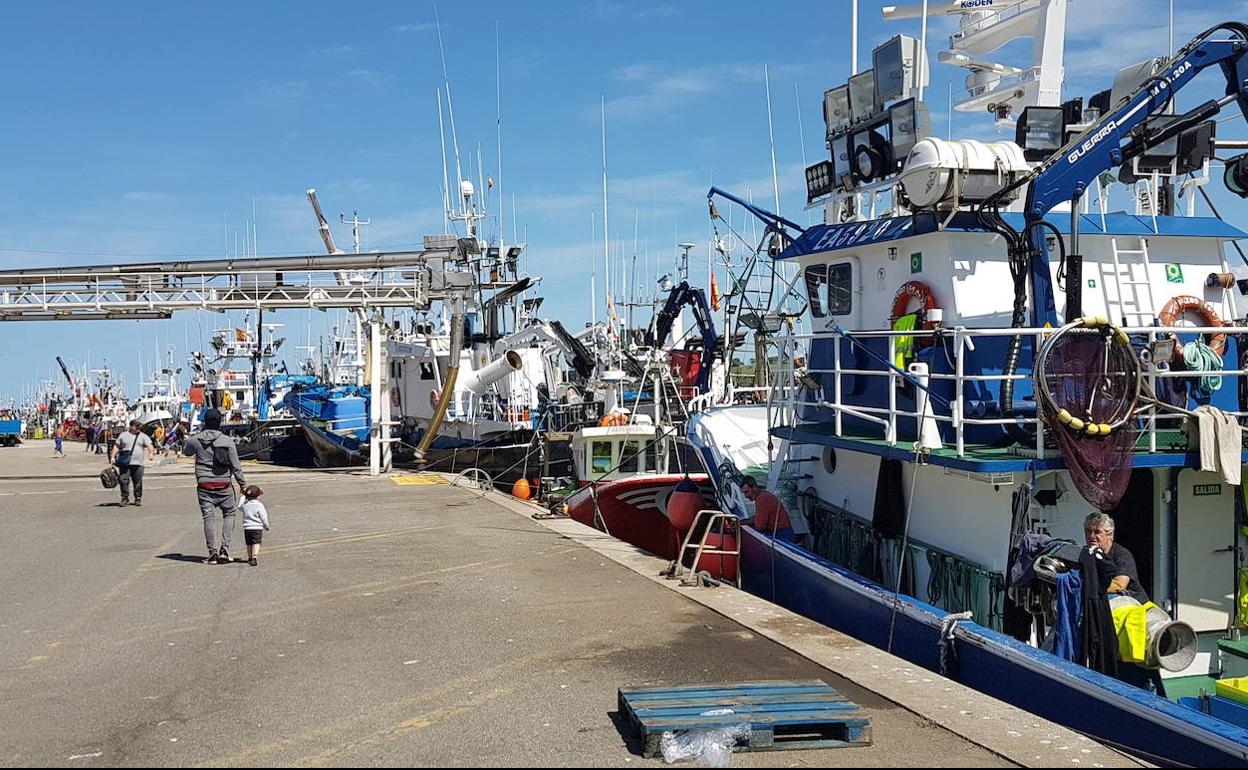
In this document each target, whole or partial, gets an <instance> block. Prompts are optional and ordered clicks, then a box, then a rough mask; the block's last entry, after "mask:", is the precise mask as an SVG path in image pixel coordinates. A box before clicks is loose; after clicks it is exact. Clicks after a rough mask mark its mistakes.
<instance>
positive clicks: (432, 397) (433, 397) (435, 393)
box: [429, 388, 442, 409]
mask: <svg viewBox="0 0 1248 770" xmlns="http://www.w3.org/2000/svg"><path fill="white" fill-rule="evenodd" d="M441 398H442V391H440V390H438V389H437V388H434V389H433V390H431V391H429V406H431V407H433V408H434V409H437V408H438V401H439V400H440V399H441Z"/></svg>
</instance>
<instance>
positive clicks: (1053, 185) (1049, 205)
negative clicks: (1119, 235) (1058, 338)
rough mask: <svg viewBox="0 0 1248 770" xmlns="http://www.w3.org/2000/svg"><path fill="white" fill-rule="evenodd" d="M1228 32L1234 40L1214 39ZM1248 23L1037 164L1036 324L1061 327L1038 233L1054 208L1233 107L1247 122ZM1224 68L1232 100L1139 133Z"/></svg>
mask: <svg viewBox="0 0 1248 770" xmlns="http://www.w3.org/2000/svg"><path fill="white" fill-rule="evenodd" d="M1219 31H1229V32H1231V33H1233V35H1232V36H1231V37H1230V38H1229V39H1211V37H1212V36H1213V35H1214V34H1215V33H1217V32H1219ZM1245 54H1248V25H1245V24H1241V23H1238V22H1227V23H1224V24H1220V25H1218V26H1216V27H1213V28H1212V29H1209V30H1208V31H1206V32H1204V33H1202V34H1201V35H1199V36H1197V37H1196V38H1195V39H1194V40H1192V42H1191V43H1188V45H1187V46H1185V47H1184V48H1183V49H1182V50H1180V51H1179V52H1178V53H1177V54H1175V56H1174V58H1172V59H1171V60H1170V62H1169V63H1168V64H1167V66H1166V67H1165V68H1164V69H1163V70H1162V72H1161V74H1159V75H1157V76H1156V77H1153V78H1151V79H1150V80H1149V81H1148V82H1146V83H1145V84H1144V85H1143V86H1141V87H1140V88H1139V89H1138V90H1137V91H1136V92H1135V93H1134V94H1132V95H1131V96H1130V97H1128V98H1127V99H1126V101H1124V102H1123V103H1122V104H1121V105H1120V106H1119V107H1118V108H1117V109H1114V110H1112V111H1110V112H1108V113H1106V114H1105V115H1103V116H1102V117H1101V118H1100V119H1099V120H1098V121H1096V122H1095V123H1093V124H1092V125H1091V126H1090V127H1088V128H1087V129H1086V130H1085V131H1084V132H1083V133H1081V134H1080V135H1079V136H1077V137H1075V138H1074V139H1072V140H1070V141H1069V142H1068V143H1067V144H1066V145H1065V146H1064V147H1062V148H1061V149H1060V150H1058V151H1057V152H1055V153H1053V155H1051V156H1050V157H1049V158H1048V159H1047V160H1045V161H1044V162H1043V163H1041V164H1040V165H1039V166H1037V167H1036V168H1035V169H1034V170H1033V171H1032V172H1031V174H1030V175H1028V176H1027V177H1025V178H1024V179H1023V180H1020V182H1019V183H1018V184H1021V183H1023V182H1026V181H1030V182H1031V185H1030V187H1029V189H1028V192H1027V199H1026V206H1025V207H1024V216H1025V221H1026V230H1025V231H1024V232H1023V233H1022V236H1023V239H1024V240H1025V241H1026V242H1027V244H1028V245H1029V247H1030V257H1031V259H1030V265H1031V269H1030V273H1031V276H1030V277H1031V280H1032V286H1033V290H1034V296H1035V308H1034V310H1033V322H1035V323H1036V325H1040V324H1043V323H1045V322H1050V323H1056V321H1057V319H1056V315H1057V314H1056V309H1055V301H1054V296H1053V287H1052V281H1051V278H1050V275H1051V274H1050V270H1049V255H1048V245H1047V242H1046V237H1045V232H1044V229H1043V228H1042V227H1039V226H1037V225H1039V224H1040V223H1041V222H1043V221H1044V218H1045V217H1046V216H1047V215H1048V213H1049V212H1050V211H1051V210H1052V209H1053V207H1054V206H1056V205H1058V204H1059V203H1062V202H1064V201H1075V200H1078V199H1079V198H1080V197H1081V196H1082V195H1083V194H1084V193H1085V192H1086V191H1087V189H1088V186H1089V185H1090V184H1091V183H1092V181H1093V180H1094V179H1095V178H1096V177H1097V176H1098V175H1099V174H1101V173H1103V172H1105V171H1108V170H1110V169H1112V168H1115V167H1117V166H1120V165H1122V164H1123V163H1124V162H1125V161H1127V160H1129V159H1130V158H1131V157H1132V156H1134V155H1138V154H1139V153H1141V152H1143V150H1145V149H1146V148H1148V147H1151V146H1153V145H1156V144H1158V143H1160V142H1162V141H1165V139H1167V138H1169V137H1171V136H1174V135H1176V134H1178V133H1179V132H1181V131H1184V130H1186V129H1187V128H1190V127H1192V126H1194V125H1196V124H1197V123H1199V122H1201V121H1203V120H1207V119H1208V118H1210V117H1212V116H1213V115H1216V114H1217V113H1218V112H1219V111H1220V110H1221V109H1222V108H1223V107H1224V106H1226V105H1228V104H1230V103H1231V102H1236V103H1238V105H1239V109H1240V112H1241V113H1242V114H1243V116H1244V119H1245V121H1248V56H1245ZM1214 65H1218V66H1219V67H1220V68H1221V70H1222V74H1223V76H1224V77H1225V78H1226V97H1225V98H1223V99H1219V100H1215V101H1210V102H1206V103H1205V104H1202V105H1200V106H1199V107H1197V108H1196V109H1194V110H1192V111H1191V112H1189V113H1187V114H1185V115H1183V116H1181V117H1180V119H1179V120H1177V121H1175V122H1174V123H1172V124H1170V125H1168V126H1167V127H1165V128H1164V129H1161V130H1159V131H1156V132H1154V133H1153V134H1152V135H1147V134H1145V135H1143V136H1140V135H1133V134H1132V132H1133V131H1136V130H1137V129H1139V128H1141V126H1143V124H1144V123H1145V121H1147V120H1148V118H1150V117H1151V116H1153V115H1154V114H1157V113H1159V112H1160V111H1162V110H1163V109H1164V108H1165V106H1166V105H1167V104H1168V103H1169V102H1170V100H1171V99H1172V98H1174V95H1175V94H1176V93H1178V91H1179V90H1180V89H1182V88H1184V87H1185V86H1187V84H1188V83H1190V82H1191V81H1192V79H1193V78H1195V77H1196V76H1197V75H1198V74H1200V73H1201V72H1202V71H1204V70H1205V69H1207V68H1209V67H1212V66H1214Z"/></svg>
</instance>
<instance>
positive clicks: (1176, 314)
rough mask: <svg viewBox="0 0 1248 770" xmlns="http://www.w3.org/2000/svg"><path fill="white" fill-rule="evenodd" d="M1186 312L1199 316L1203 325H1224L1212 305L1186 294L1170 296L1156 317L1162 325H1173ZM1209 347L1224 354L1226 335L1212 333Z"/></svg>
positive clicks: (1219, 353)
mask: <svg viewBox="0 0 1248 770" xmlns="http://www.w3.org/2000/svg"><path fill="white" fill-rule="evenodd" d="M1188 312H1191V313H1195V314H1196V315H1198V316H1200V320H1201V321H1203V322H1204V325H1205V326H1225V325H1226V324H1225V323H1223V321H1222V318H1221V317H1219V316H1218V311H1217V310H1215V309H1214V307H1213V305H1210V304H1209V303H1208V302H1205V301H1204V300H1203V299H1201V298H1199V297H1193V296H1191V295H1187V294H1181V295H1179V296H1177V297H1171V298H1170V301H1169V302H1167V303H1166V304H1165V307H1163V308H1162V309H1161V313H1160V314H1159V315H1158V318H1159V319H1160V320H1161V325H1162V326H1174V325H1175V323H1176V322H1177V321H1178V320H1179V319H1180V318H1181V317H1183V314H1184V313H1188ZM1209 347H1211V348H1213V349H1214V350H1215V351H1216V352H1217V354H1218V355H1222V354H1224V353H1225V352H1226V335H1225V334H1215V335H1213V339H1211V340H1209Z"/></svg>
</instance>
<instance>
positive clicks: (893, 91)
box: [872, 35, 928, 105]
mask: <svg viewBox="0 0 1248 770" xmlns="http://www.w3.org/2000/svg"><path fill="white" fill-rule="evenodd" d="M920 55H922V54H921V53H920V51H919V41H918V40H915V39H914V38H912V37H910V36H909V35H896V36H894V37H893V38H892V39H891V40H889V41H887V42H885V43H883V44H881V45H879V46H877V47H876V49H875V51H874V52H872V63H873V69H874V70H875V102H876V104H879V105H884V104H887V103H889V102H891V101H893V100H894V99H901V98H902V97H904V96H906V95H907V94H909V93H910V91H911V90H913V89H914V88H915V87H916V86H917V83H916V80H917V78H916V77H915V75H917V74H918V72H917V65H916V62H917V61H918V57H919V56H920ZM927 70H928V68H927V66H926V61H924V66H923V81H924V83H923V85H927V80H928V71H927Z"/></svg>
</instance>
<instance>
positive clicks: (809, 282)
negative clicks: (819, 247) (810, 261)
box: [806, 265, 828, 318]
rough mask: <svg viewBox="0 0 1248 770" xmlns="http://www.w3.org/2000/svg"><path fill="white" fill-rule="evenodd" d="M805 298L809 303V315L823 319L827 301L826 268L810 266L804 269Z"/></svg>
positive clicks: (823, 266) (824, 266) (825, 266)
mask: <svg viewBox="0 0 1248 770" xmlns="http://www.w3.org/2000/svg"><path fill="white" fill-rule="evenodd" d="M806 298H807V299H808V300H809V301H810V314H811V315H812V316H814V317H815V318H823V316H824V315H825V313H824V308H826V307H827V299H828V266H827V265H811V266H810V267H808V268H806Z"/></svg>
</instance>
